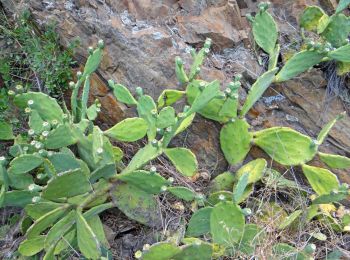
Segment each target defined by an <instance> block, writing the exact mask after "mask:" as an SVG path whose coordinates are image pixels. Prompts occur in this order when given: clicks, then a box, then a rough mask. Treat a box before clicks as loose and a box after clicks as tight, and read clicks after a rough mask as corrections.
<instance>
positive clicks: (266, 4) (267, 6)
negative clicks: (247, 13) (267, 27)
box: [258, 2, 270, 12]
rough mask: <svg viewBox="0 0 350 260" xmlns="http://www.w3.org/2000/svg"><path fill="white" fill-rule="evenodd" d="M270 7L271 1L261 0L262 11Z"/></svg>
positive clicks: (259, 6) (260, 8)
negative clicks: (262, 0)
mask: <svg viewBox="0 0 350 260" xmlns="http://www.w3.org/2000/svg"><path fill="white" fill-rule="evenodd" d="M269 7H270V2H261V3H260V4H259V5H258V8H259V10H260V11H261V12H265V11H266V10H267V9H268V8H269Z"/></svg>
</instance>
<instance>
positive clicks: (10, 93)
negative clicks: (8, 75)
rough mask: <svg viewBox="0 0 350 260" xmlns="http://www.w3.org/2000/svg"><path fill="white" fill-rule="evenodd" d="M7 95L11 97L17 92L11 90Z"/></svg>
mask: <svg viewBox="0 0 350 260" xmlns="http://www.w3.org/2000/svg"><path fill="white" fill-rule="evenodd" d="M7 94H8V95H9V96H14V95H15V92H14V91H13V90H9V91H8V92H7Z"/></svg>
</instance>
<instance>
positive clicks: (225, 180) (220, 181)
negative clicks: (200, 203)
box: [209, 172, 236, 192]
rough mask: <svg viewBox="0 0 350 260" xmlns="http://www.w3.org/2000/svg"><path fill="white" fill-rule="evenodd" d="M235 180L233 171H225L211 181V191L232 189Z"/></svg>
mask: <svg viewBox="0 0 350 260" xmlns="http://www.w3.org/2000/svg"><path fill="white" fill-rule="evenodd" d="M235 180H236V178H235V175H234V174H233V173H232V172H223V173H221V174H219V175H218V176H216V177H215V178H214V179H213V180H212V181H211V182H210V185H209V187H210V192H217V191H231V190H232V189H233V185H234V183H235Z"/></svg>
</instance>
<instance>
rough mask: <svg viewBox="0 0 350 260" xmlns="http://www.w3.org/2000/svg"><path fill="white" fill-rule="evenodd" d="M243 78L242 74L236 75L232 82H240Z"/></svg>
mask: <svg viewBox="0 0 350 260" xmlns="http://www.w3.org/2000/svg"><path fill="white" fill-rule="evenodd" d="M242 78H243V76H242V74H239V73H238V74H236V75H235V77H234V81H236V82H238V81H240V80H241V79H242Z"/></svg>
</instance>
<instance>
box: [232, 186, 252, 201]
mask: <svg viewBox="0 0 350 260" xmlns="http://www.w3.org/2000/svg"><path fill="white" fill-rule="evenodd" d="M237 185H238V183H237V184H236V185H235V186H234V187H233V190H234V191H236V188H237ZM253 191H254V184H248V185H247V186H246V188H245V189H244V191H243V193H241V194H240V196H238V197H237V201H235V202H236V203H237V204H241V203H242V202H244V201H245V200H246V199H248V198H249V197H250V195H251V194H252V193H253ZM232 196H233V198H234V195H232ZM236 196H237V195H236Z"/></svg>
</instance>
